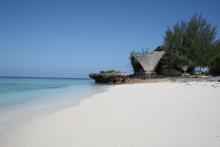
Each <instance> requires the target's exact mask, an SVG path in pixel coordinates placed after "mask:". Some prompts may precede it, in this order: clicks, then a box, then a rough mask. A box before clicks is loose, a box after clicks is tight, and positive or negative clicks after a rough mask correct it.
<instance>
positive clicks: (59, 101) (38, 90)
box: [0, 77, 109, 130]
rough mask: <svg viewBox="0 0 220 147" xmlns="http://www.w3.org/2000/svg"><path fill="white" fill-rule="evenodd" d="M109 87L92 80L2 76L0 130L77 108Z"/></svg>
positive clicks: (0, 87) (0, 82) (0, 83)
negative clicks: (47, 114) (48, 114)
mask: <svg viewBox="0 0 220 147" xmlns="http://www.w3.org/2000/svg"><path fill="white" fill-rule="evenodd" d="M108 87H109V86H104V85H97V84H94V82H93V81H92V80H89V79H65V78H15V77H10V78H9V77H1V78H0V116H1V117H0V130H4V129H7V128H10V127H12V126H15V125H16V124H19V123H22V122H23V121H27V120H28V119H31V118H33V117H37V116H40V115H43V114H46V113H50V112H53V111H56V110H59V109H62V108H66V107H69V106H73V105H76V104H78V103H79V102H80V99H81V98H84V97H88V96H90V95H92V94H95V93H98V92H102V91H104V90H106V89H107V88H108Z"/></svg>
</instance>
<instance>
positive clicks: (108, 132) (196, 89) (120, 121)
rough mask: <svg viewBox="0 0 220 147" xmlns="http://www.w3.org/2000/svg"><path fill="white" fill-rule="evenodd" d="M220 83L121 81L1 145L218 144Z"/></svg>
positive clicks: (143, 146) (22, 129)
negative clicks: (122, 82)
mask: <svg viewBox="0 0 220 147" xmlns="http://www.w3.org/2000/svg"><path fill="white" fill-rule="evenodd" d="M219 112H220V84H219V82H190V83H178V82H163V83H140V84H127V85H116V86H113V87H112V88H110V89H109V90H107V91H105V92H103V93H99V94H96V95H93V96H91V97H89V98H86V99H83V100H81V103H80V104H79V105H77V106H73V107H70V108H67V109H64V110H61V111H57V112H54V113H51V114H48V115H44V116H42V117H39V118H36V119H33V120H31V121H28V122H27V123H25V124H22V125H21V126H19V127H17V128H16V129H14V130H11V132H8V133H7V134H4V135H3V136H4V138H2V139H1V141H0V147H219V146H220V114H219Z"/></svg>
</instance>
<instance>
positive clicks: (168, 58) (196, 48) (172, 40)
mask: <svg viewBox="0 0 220 147" xmlns="http://www.w3.org/2000/svg"><path fill="white" fill-rule="evenodd" d="M216 33H217V30H216V26H214V25H212V24H211V23H209V22H208V21H207V20H206V18H204V17H202V15H198V14H195V15H194V16H193V17H192V18H191V19H190V20H189V21H181V22H178V23H176V24H175V25H174V26H173V27H171V28H170V27H168V29H167V30H166V32H165V37H164V43H163V44H162V46H163V48H164V50H165V51H166V55H165V56H164V58H163V60H162V61H163V63H162V64H164V65H166V66H167V68H169V69H172V68H173V69H176V70H179V71H183V68H184V67H185V68H187V72H188V73H191V74H192V73H193V72H194V69H195V68H196V67H199V68H200V69H202V68H204V67H207V68H208V69H211V70H210V71H211V72H210V74H213V75H217V74H219V72H217V71H216V70H219V69H218V66H219V61H218V59H219V54H220V42H219V40H217V39H216ZM215 56H216V57H215ZM200 71H201V70H200Z"/></svg>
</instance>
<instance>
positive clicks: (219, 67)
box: [209, 53, 220, 76]
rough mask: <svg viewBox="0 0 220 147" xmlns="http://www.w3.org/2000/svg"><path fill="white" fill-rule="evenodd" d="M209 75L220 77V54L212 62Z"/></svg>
mask: <svg viewBox="0 0 220 147" xmlns="http://www.w3.org/2000/svg"><path fill="white" fill-rule="evenodd" d="M209 73H210V74H211V75H213V76H219V75H220V53H219V54H217V55H216V56H214V58H213V59H212V60H211V61H210V65H209Z"/></svg>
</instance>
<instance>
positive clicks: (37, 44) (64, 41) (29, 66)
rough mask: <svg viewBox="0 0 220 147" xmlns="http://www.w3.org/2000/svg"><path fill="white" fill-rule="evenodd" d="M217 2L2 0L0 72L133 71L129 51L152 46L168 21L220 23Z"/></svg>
mask: <svg viewBox="0 0 220 147" xmlns="http://www.w3.org/2000/svg"><path fill="white" fill-rule="evenodd" d="M219 6H220V2H218V1H217V0H216V1H211V0H209V1H208V0H207V1H202V0H201V1H198V0H194V1H193V2H191V1H183V0H182V1H174V0H169V1H166V2H165V1H164V0H161V1H160V0H156V1H153V0H151V1H83V2H82V1H46V0H45V1H25V0H22V1H19V0H17V1H10V0H8V1H6V0H5V1H3V0H0V75H1V76H44V77H87V76H88V73H89V72H95V71H100V70H106V69H116V70H120V71H124V72H131V68H130V67H129V60H128V57H129V52H130V51H132V50H141V49H150V50H152V49H154V48H156V47H157V46H158V45H160V44H161V43H162V42H163V36H164V32H165V30H166V28H167V26H172V25H173V24H174V23H176V22H177V21H180V20H188V19H189V18H190V17H191V16H192V15H194V14H195V13H201V14H202V15H203V16H204V17H206V18H207V19H208V21H209V22H210V23H212V24H215V25H216V26H218V29H217V30H218V34H217V37H218V38H220V34H219V32H220V30H219V29H220V15H219V14H220V10H219Z"/></svg>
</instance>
